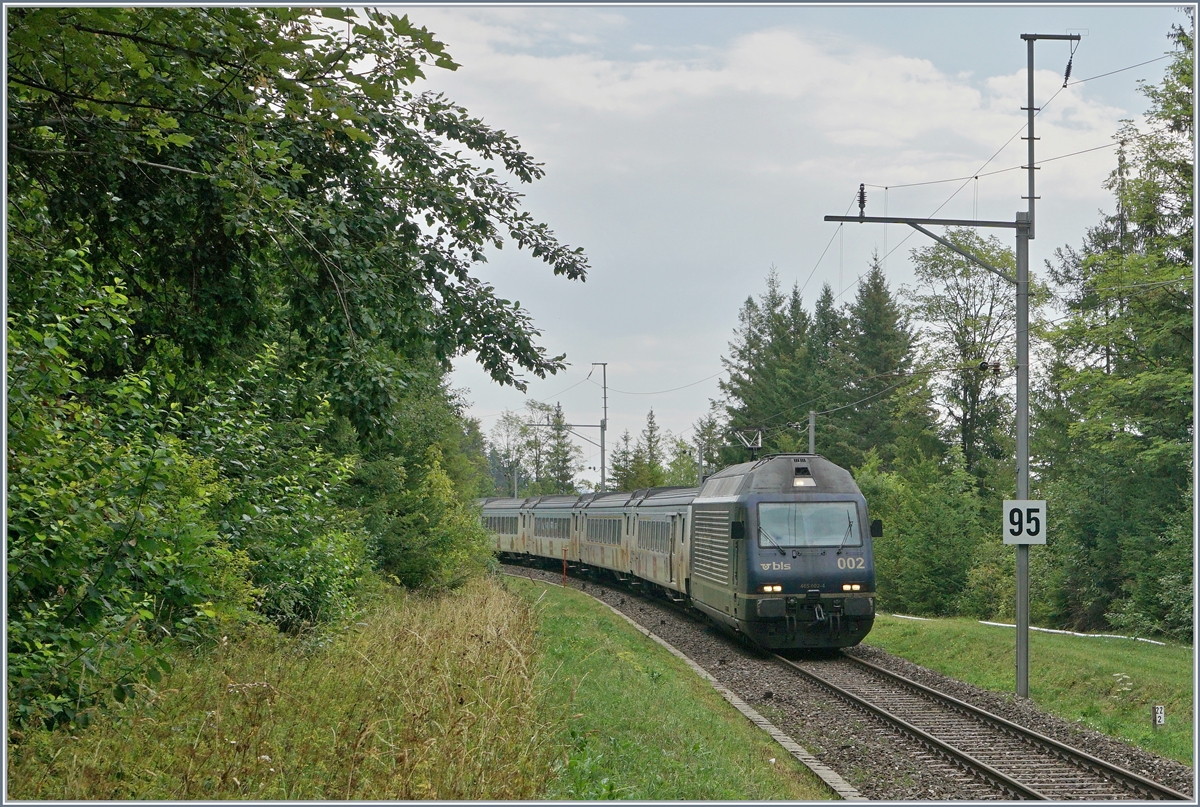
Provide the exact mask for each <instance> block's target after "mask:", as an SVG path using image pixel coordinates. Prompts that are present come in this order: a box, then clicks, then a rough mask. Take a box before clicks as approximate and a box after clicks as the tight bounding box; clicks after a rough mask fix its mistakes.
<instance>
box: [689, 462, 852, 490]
mask: <svg viewBox="0 0 1200 807" xmlns="http://www.w3.org/2000/svg"><path fill="white" fill-rule="evenodd" d="M726 477H744V478H743V479H742V480H741V482H740V483H739V482H734V481H733V480H730V484H732V485H733V486H734V489H733V490H729V491H722V492H719V493H717V494H714V493H712V492H709V493H708V494H707V495H708V496H713V495H720V496H730V495H736V494H737V493H738V492H743V493H777V492H778V493H801V492H810V493H855V494H860V491H859V489H858V485H857V484H855V482H854V477H852V476H850V472H849V471H847V470H846V469H845V468H842V467H841V466H839V465H835V464H834V463H832V462H830V461H829V460H827V459H825V458H824V457H823V456H821V455H820V454H771V455H769V456H766V457H762V458H760V459H757V460H753V461H751V462H743V463H740V464H738V465H731V466H729V467H728V468H723V469H721V470H720V471H718V472H717V473H715V474H713V475H712V476H710V477H708V479H706V480H705V483H706V486H707V483H708V481H709V480H712V479H724V478H726ZM797 477H811V479H813V480H814V481H815V482H816V485H815V487H794V486H793V482H794V480H796V479H797ZM701 490H702V491H703V490H704V488H701ZM860 495H861V494H860Z"/></svg>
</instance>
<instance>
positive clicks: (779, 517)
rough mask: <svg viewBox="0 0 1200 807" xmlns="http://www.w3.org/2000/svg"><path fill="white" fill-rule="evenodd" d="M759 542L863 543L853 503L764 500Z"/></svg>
mask: <svg viewBox="0 0 1200 807" xmlns="http://www.w3.org/2000/svg"><path fill="white" fill-rule="evenodd" d="M758 545H759V546H760V547H762V548H764V549H771V548H772V547H785V546H790V547H795V546H862V533H861V532H859V527H858V507H857V506H856V505H855V503H854V502H809V503H807V504H797V503H794V502H777V503H767V502H763V503H762V504H760V505H759V506H758Z"/></svg>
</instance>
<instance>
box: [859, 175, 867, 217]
mask: <svg viewBox="0 0 1200 807" xmlns="http://www.w3.org/2000/svg"><path fill="white" fill-rule="evenodd" d="M866 209H867V186H866V184H865V183H860V184H859V186H858V215H860V216H861V215H862V214H863V213H864V212H865V211H866Z"/></svg>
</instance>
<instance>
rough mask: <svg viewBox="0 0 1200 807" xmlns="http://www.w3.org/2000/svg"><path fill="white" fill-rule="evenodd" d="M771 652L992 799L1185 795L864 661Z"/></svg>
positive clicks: (1182, 797)
mask: <svg viewBox="0 0 1200 807" xmlns="http://www.w3.org/2000/svg"><path fill="white" fill-rule="evenodd" d="M774 658H775V659H776V660H778V661H779V662H781V663H783V664H785V665H787V666H788V667H790V668H792V669H794V670H796V671H798V672H799V673H801V674H802V675H804V676H805V677H806V678H808V679H810V680H811V681H813V682H814V683H816V684H817V685H818V686H820V687H822V688H824V689H826V690H827V691H829V692H831V693H832V694H834V695H835V696H836V697H838V698H840V699H842V700H843V701H846V702H848V703H850V704H852V705H853V706H855V707H857V708H859V709H863V710H866V711H868V712H870V713H872V714H874V715H876V716H877V717H879V718H880V719H882V720H884V721H885V722H887V723H888V724H889V725H890V726H892V727H893V728H894V729H895V730H897V731H900V732H902V733H904V734H906V735H908V736H910V737H914V738H916V739H917V740H918V741H920V742H921V743H922V744H924V745H925V746H926V747H927V748H929V749H930V750H931V751H933V752H934V753H936V754H937V755H938V756H940V757H942V758H943V759H946V760H948V761H950V762H951V763H952V764H954V765H955V766H956V767H958V768H960V769H961V770H963V771H965V772H969V773H970V774H972V775H973V776H974V777H975V778H976V779H978V780H982V781H984V782H986V783H988V784H989V785H990V786H991V788H992V789H993V790H994V791H997V795H996V797H999V798H1008V799H1044V800H1054V801H1065V800H1091V801H1099V800H1106V801H1108V800H1120V799H1134V800H1183V801H1191V798H1190V797H1189V796H1186V795H1184V794H1183V793H1179V792H1177V791H1175V790H1172V789H1171V788H1169V787H1166V786H1164V785H1161V784H1158V783H1157V782H1153V781H1151V780H1149V779H1146V778H1145V777H1143V776H1140V775H1138V774H1136V773H1133V772H1131V771H1127V770H1125V769H1123V768H1119V767H1117V766H1115V765H1112V764H1110V763H1108V762H1105V761H1103V760H1101V759H1097V758H1096V757H1093V756H1091V755H1089V754H1087V753H1084V752H1083V751H1079V750H1076V749H1074V748H1071V747H1070V746H1067V745H1063V744H1062V743H1060V742H1058V741H1056V740H1052V739H1050V738H1049V737H1045V736H1043V735H1041V734H1038V733H1037V732H1034V731H1031V730H1029V729H1026V728H1024V727H1022V726H1019V725H1017V724H1015V723H1012V722H1010V721H1008V720H1005V719H1004V718H1001V717H997V716H996V715H993V714H990V713H988V712H985V711H983V710H982V709H979V708H977V707H975V706H972V705H970V704H968V703H964V702H962V701H960V700H957V699H955V698H952V697H950V696H949V695H944V694H942V693H940V692H937V691H936V690H933V689H930V688H928V687H926V686H924V685H922V684H919V683H917V682H915V681H910V680H909V679H907V678H904V677H903V676H900V675H897V674H896V673H893V672H891V671H890V670H885V669H883V668H882V667H878V666H876V665H874V664H871V663H870V662H867V661H863V660H862V659H856V658H853V657H851V656H844V655H842V656H838V657H835V658H832V659H820V660H801V661H794V660H789V659H785V658H783V657H782V656H775V657H774Z"/></svg>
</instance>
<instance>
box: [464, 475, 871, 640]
mask: <svg viewBox="0 0 1200 807" xmlns="http://www.w3.org/2000/svg"><path fill="white" fill-rule="evenodd" d="M480 508H481V523H482V525H483V526H484V528H485V529H486V530H487V532H488V533H489V534H490V535H491V536H492V538H493V540H494V541H495V549H496V551H497V552H498V553H499V554H500V556H501V557H502V558H504V559H506V560H512V561H518V562H525V563H531V562H532V563H539V564H542V565H551V564H552V565H553V567H554V568H557V567H558V565H559V564H562V566H563V568H564V569H565V568H567V567H570V568H571V569H572V570H575V571H578V572H582V573H585V574H595V575H604V576H611V577H612V578H614V579H615V580H618V581H621V582H624V583H627V584H629V585H631V586H635V587H638V588H640V589H642V590H644V591H649V592H655V593H658V594H661V595H663V596H666V597H669V598H670V599H672V600H674V601H676V602H678V603H681V604H685V605H686V606H688V607H691V608H694V609H695V610H697V611H699V612H701V613H703V614H704V615H705V616H707V617H708V618H709V619H711V620H712V621H713V622H714V623H716V624H717V625H719V626H722V627H723V628H725V629H726V630H728V631H730V632H732V633H734V634H736V635H738V636H740V637H742V638H744V639H746V640H748V641H750V642H752V643H754V644H756V645H758V646H760V647H762V648H765V649H770V650H788V649H794V650H802V649H818V648H837V647H852V646H854V645H856V644H858V643H859V642H861V641H862V639H863V637H865V636H866V635H867V633H868V632H869V631H870V630H871V626H872V625H873V624H874V622H875V562H874V555H873V552H872V539H874V538H879V537H881V536H882V535H883V524H882V522H881V521H879V520H878V519H876V520H873V521H872V520H869V514H868V512H867V502H866V499H865V498H864V497H863V495H862V492H861V491H860V490H859V488H858V485H857V484H855V482H854V479H853V477H852V476H851V475H850V473H849V472H848V471H846V470H845V469H844V468H841V467H839V466H838V465H836V464H834V463H832V462H830V461H829V460H827V459H825V458H824V457H822V456H821V455H819V454H773V455H770V456H765V457H762V458H757V459H754V460H751V461H750V462H745V463H741V464H739V465H732V466H729V467H727V468H724V469H722V470H721V471H719V472H717V473H714V474H712V475H711V476H708V477H706V478H705V479H704V481H703V484H701V485H700V486H699V487H691V488H685V487H668V488H647V489H643V490H636V491H632V492H596V493H587V494H584V495H581V496H575V495H569V496H562V495H551V496H531V497H528V498H502V497H491V498H487V499H483V500H481V501H480Z"/></svg>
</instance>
